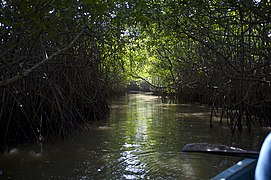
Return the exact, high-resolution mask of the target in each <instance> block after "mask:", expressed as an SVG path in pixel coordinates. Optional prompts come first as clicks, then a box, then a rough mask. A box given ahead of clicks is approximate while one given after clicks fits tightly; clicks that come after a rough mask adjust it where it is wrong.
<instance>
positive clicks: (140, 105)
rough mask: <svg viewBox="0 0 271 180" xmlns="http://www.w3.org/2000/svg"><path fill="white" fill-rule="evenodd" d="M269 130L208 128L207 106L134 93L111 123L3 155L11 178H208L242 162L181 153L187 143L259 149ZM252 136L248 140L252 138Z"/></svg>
mask: <svg viewBox="0 0 271 180" xmlns="http://www.w3.org/2000/svg"><path fill="white" fill-rule="evenodd" d="M265 134H266V132H264V131H256V130H254V131H253V133H252V134H246V133H242V134H241V133H237V134H236V135H235V136H232V135H231V132H230V130H229V129H228V128H226V127H218V126H214V128H212V129H210V128H209V109H208V108H207V107H204V106H192V105H185V104H177V103H175V102H168V103H162V101H161V100H160V99H158V98H157V97H155V96H150V95H140V94H131V95H127V96H124V97H118V98H115V99H113V100H112V102H111V115H110V117H109V119H108V120H105V121H98V122H93V123H92V124H90V131H86V132H81V133H78V134H76V135H75V136H74V137H72V138H69V139H66V140H65V141H59V142H55V143H52V144H47V145H44V147H43V152H42V153H41V154H39V151H40V146H39V145H38V144H37V145H31V146H22V147H19V148H17V149H16V150H14V151H12V152H11V153H10V154H6V155H1V156H0V178H4V179H8V178H12V179H209V178H210V177H212V176H214V175H215V174H216V173H218V172H219V171H221V170H223V169H225V168H226V167H228V166H230V165H232V164H233V163H234V162H237V161H239V160H240V158H232V157H225V156H214V155H206V154H189V153H182V152H181V149H182V147H183V146H184V145H185V144H187V143H193V142H207V143H219V144H225V145H233V146H234V145H235V146H238V147H241V148H244V149H251V150H257V148H259V147H260V143H261V141H262V140H263V138H264V136H265ZM248 137H249V138H248Z"/></svg>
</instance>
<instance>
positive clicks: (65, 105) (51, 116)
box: [0, 0, 271, 146]
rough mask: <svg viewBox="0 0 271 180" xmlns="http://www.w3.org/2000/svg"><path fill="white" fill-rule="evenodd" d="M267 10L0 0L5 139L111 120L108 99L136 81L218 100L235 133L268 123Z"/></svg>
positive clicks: (37, 137)
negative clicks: (254, 124) (90, 121)
mask: <svg viewBox="0 0 271 180" xmlns="http://www.w3.org/2000/svg"><path fill="white" fill-rule="evenodd" d="M270 9H271V3H270V2H269V1H266V0H262V1H259V0H258V1H253V0H242V1H233V0H227V1H222V0H210V1H202V0H196V1H195V0H193V1H192V0H177V1H166V0H165V1H160V0H159V1H158V0H152V1H147V0H139V1H135V0H127V1H124V0H117V1H110V0H106V1H101V0H77V1H74V0H60V1H56V0H49V1H48V0H47V1H45V0H41V1H29V0H20V1H13V0H6V1H5V0H2V1H0V29H1V31H0V69H1V71H0V93H1V95H2V96H1V102H0V137H1V138H0V139H1V140H0V146H4V145H5V144H8V145H13V144H17V143H18V142H33V141H48V140H50V139H52V137H65V136H66V135H68V134H69V133H70V132H71V131H72V130H73V129H80V128H82V127H83V126H84V124H86V123H87V122H88V121H89V120H91V119H99V118H104V117H105V116H106V114H107V112H108V111H109V109H108V105H107V103H106V100H105V98H106V97H108V95H110V94H112V92H117V91H120V90H123V89H124V88H125V86H126V84H127V83H128V82H129V81H134V80H136V79H141V80H143V81H145V82H146V83H147V84H149V85H151V86H152V90H155V91H159V92H163V93H167V94H169V95H172V96H175V97H177V98H178V99H179V100H181V101H183V102H199V103H206V104H209V105H212V107H213V108H212V115H213V114H214V113H216V112H217V111H220V115H221V120H222V118H223V117H226V118H227V122H228V124H229V126H230V127H231V129H232V130H233V131H234V130H235V128H236V127H238V128H239V130H241V129H242V124H243V123H244V122H245V123H246V125H247V126H248V127H249V128H250V127H251V123H256V124H258V125H260V126H270V124H271V121H270V118H271V114H270V112H271V97H270V96H271V92H270V91H271V88H270V80H271V74H270V55H271V54H270V53H271V51H270V48H271V47H270V40H271V20H270V14H271V12H270V11H271V10H270ZM211 118H212V117H211ZM82 125H83V126H82Z"/></svg>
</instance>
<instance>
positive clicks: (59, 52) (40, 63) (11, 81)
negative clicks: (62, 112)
mask: <svg viewBox="0 0 271 180" xmlns="http://www.w3.org/2000/svg"><path fill="white" fill-rule="evenodd" d="M84 31H85V26H84V27H83V28H82V30H81V32H80V33H79V34H78V35H77V36H76V37H75V38H74V39H73V40H72V41H71V42H70V44H68V45H67V46H66V47H64V48H62V49H60V50H58V51H56V52H55V53H54V54H52V55H51V56H49V57H48V58H44V59H42V60H41V61H40V62H38V63H37V64H35V65H34V66H32V67H31V68H29V69H26V70H25V71H24V72H22V73H20V74H17V75H16V76H14V77H11V78H9V79H5V80H2V81H0V87H1V86H7V85H9V84H11V83H13V82H16V81H18V80H20V79H23V78H24V77H26V76H28V75H29V74H30V73H31V72H33V71H34V70H35V69H37V68H38V67H40V66H41V65H43V64H45V63H46V62H48V61H50V60H52V59H53V58H55V57H56V56H58V55H60V54H62V53H63V52H64V51H66V50H68V49H70V48H71V47H72V46H73V45H74V43H75V42H76V41H77V40H78V39H79V38H80V37H81V36H82V34H83V33H84Z"/></svg>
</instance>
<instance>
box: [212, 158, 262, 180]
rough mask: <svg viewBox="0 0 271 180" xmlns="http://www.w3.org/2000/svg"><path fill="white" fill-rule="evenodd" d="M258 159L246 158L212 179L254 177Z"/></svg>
mask: <svg viewBox="0 0 271 180" xmlns="http://www.w3.org/2000/svg"><path fill="white" fill-rule="evenodd" d="M256 164H257V159H244V160H242V161H239V162H238V163H237V164H235V165H233V166H231V167H230V168H228V169H226V170H224V171H223V172H221V173H219V174H218V175H216V176H215V177H213V178H212V180H218V179H225V180H226V179H227V180H237V179H238V180H243V179H244V180H249V179H254V174H255V168H256Z"/></svg>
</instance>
